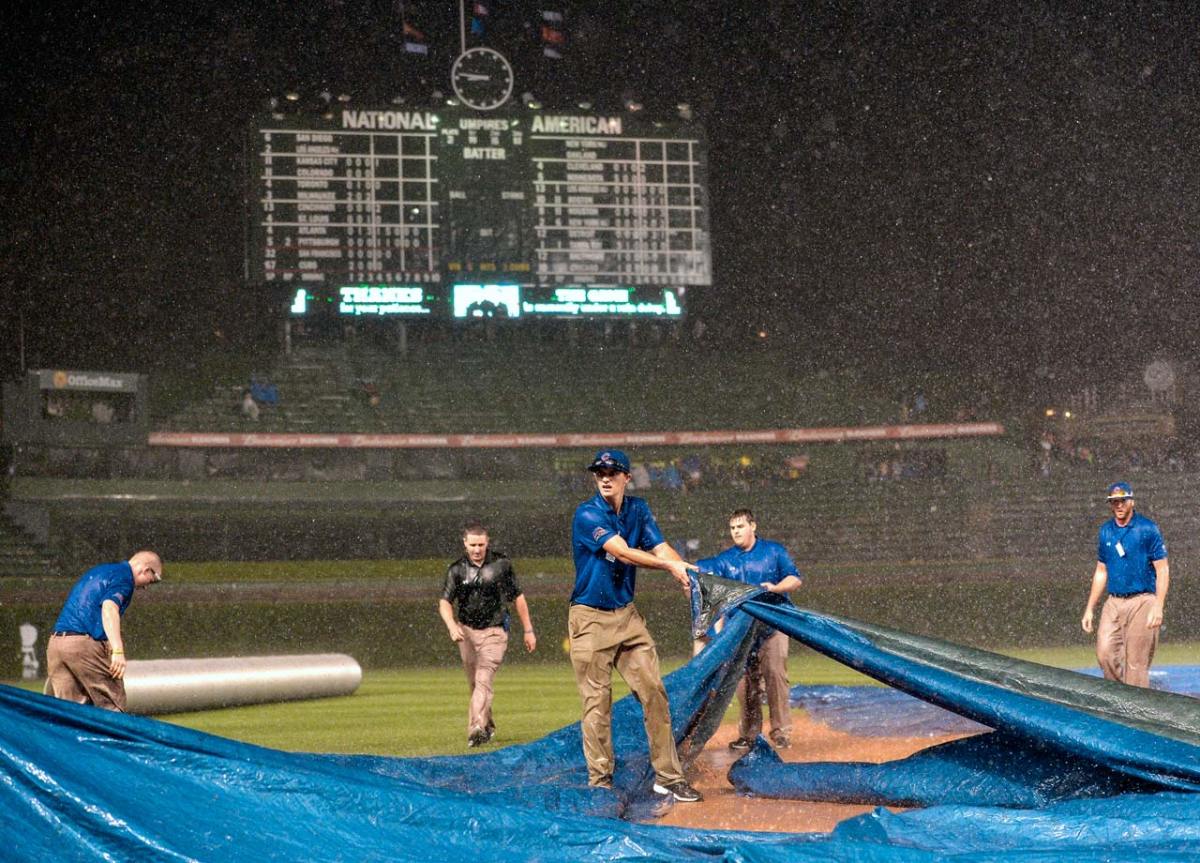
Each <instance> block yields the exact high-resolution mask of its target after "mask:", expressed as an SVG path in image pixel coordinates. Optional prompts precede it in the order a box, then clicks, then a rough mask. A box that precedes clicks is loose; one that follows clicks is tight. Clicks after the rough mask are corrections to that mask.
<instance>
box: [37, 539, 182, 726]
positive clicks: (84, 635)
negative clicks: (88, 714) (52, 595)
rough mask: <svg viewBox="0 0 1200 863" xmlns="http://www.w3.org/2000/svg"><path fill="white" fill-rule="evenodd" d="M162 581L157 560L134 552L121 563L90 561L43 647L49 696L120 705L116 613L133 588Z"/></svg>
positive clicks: (121, 659)
mask: <svg viewBox="0 0 1200 863" xmlns="http://www.w3.org/2000/svg"><path fill="white" fill-rule="evenodd" d="M157 581H162V560H161V559H160V558H159V556H158V555H157V554H155V553H154V552H152V551H139V552H138V553H137V554H135V555H134V556H133V557H131V558H129V560H128V561H126V562H124V563H104V564H101V565H99V566H93V567H92V568H91V569H89V570H88V571H87V572H85V573H84V574H83V575H82V576H80V578H79V581H77V582H75V586H74V587H73V588H71V593H70V595H68V596H67V601H66V603H65V604H64V605H63V608H62V612H61V613H60V614H59V615H58V621H57V622H56V623H55V624H54V634H53V635H51V636H50V645H49V647H48V648H47V649H46V671H47V677H48V678H49V679H48V680H47V688H48V691H49V693H50V694H51V695H53V696H55V697H56V698H61V699H63V700H65V701H74V702H76V703H78V704H94V705H96V706H97V707H104V708H106V709H108V710H117V711H121V712H124V710H125V641H124V640H123V639H122V637H121V615H123V614H124V613H125V609H127V608H129V603H130V602H131V601H133V591H134V590H135V589H138V588H146V587H149V586H150V585H151V584H154V583H155V582H157Z"/></svg>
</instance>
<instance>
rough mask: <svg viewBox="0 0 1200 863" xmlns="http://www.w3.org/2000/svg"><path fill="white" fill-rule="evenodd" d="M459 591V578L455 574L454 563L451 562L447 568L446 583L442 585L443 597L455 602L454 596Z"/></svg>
mask: <svg viewBox="0 0 1200 863" xmlns="http://www.w3.org/2000/svg"><path fill="white" fill-rule="evenodd" d="M457 593H458V579H457V578H456V577H455V574H454V565H453V564H451V565H450V566H449V567H447V569H446V583H445V584H443V585H442V599H444V600H446V601H447V602H454V597H455V595H456V594H457Z"/></svg>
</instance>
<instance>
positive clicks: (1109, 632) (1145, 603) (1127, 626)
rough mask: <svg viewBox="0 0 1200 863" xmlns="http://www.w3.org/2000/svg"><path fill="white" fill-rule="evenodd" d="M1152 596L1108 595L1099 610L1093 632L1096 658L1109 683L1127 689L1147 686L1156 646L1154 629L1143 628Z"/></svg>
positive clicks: (1150, 594)
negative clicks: (1094, 634)
mask: <svg viewBox="0 0 1200 863" xmlns="http://www.w3.org/2000/svg"><path fill="white" fill-rule="evenodd" d="M1154 599H1155V597H1154V594H1153V593H1138V594H1135V595H1134V596H1125V597H1121V596H1110V597H1109V598H1108V599H1106V600H1105V601H1104V607H1103V608H1101V609H1100V625H1099V626H1098V627H1097V629H1096V659H1098V660H1099V661H1100V669H1101V670H1102V671H1103V672H1104V676H1105V677H1107V678H1108V679H1109V680H1120V681H1121V682H1122V683H1128V684H1129V685H1131V686H1146V687H1148V686H1150V663H1151V661H1152V660H1153V659H1154V649H1155V648H1156V647H1157V646H1158V627H1154V628H1153V629H1150V628H1149V627H1147V626H1146V618H1147V617H1148V616H1149V614H1150V608H1151V607H1152V606H1153V605H1154Z"/></svg>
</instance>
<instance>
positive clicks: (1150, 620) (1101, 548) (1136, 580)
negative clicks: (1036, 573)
mask: <svg viewBox="0 0 1200 863" xmlns="http://www.w3.org/2000/svg"><path fill="white" fill-rule="evenodd" d="M1108 505H1109V506H1110V507H1111V508H1112V514H1113V517H1112V518H1111V519H1109V520H1108V521H1106V522H1105V523H1104V524H1102V525H1101V526H1100V536H1099V538H1098V540H1097V543H1096V546H1097V549H1096V556H1097V558H1098V559H1097V561H1096V571H1095V573H1094V574H1093V575H1092V589H1091V592H1090V593H1089V594H1088V601H1087V606H1086V607H1085V608H1084V610H1083V631H1084V632H1089V633H1090V632H1091V631H1092V623H1093V620H1094V618H1095V613H1096V603H1097V602H1099V601H1100V595H1101V594H1102V593H1104V591H1105V590H1107V591H1108V599H1106V600H1105V602H1104V607H1103V608H1102V609H1101V610H1100V625H1099V627H1097V629H1096V658H1097V659H1098V660H1099V661H1100V669H1101V670H1102V671H1103V672H1104V676H1105V677H1107V678H1108V679H1109V680H1120V681H1122V682H1123V683H1128V684H1131V685H1133V686H1147V687H1148V686H1149V685H1150V662H1151V661H1152V660H1153V659H1154V649H1155V647H1157V646H1158V633H1159V629H1160V628H1161V627H1162V621H1163V606H1164V604H1165V603H1166V601H1167V588H1168V587H1169V586H1170V583H1171V571H1170V566H1169V565H1168V564H1167V546H1166V544H1165V543H1164V542H1163V537H1162V533H1161V532H1160V531H1159V529H1158V525H1157V524H1155V523H1154V522H1153V521H1151V520H1150V519H1148V518H1146V517H1145V516H1144V515H1141V514H1140V513H1135V512H1134V511H1133V489H1132V488H1131V487H1130V486H1129V483H1127V482H1114V483H1113V484H1112V485H1110V486H1109V487H1108Z"/></svg>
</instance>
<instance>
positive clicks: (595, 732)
mask: <svg viewBox="0 0 1200 863" xmlns="http://www.w3.org/2000/svg"><path fill="white" fill-rule="evenodd" d="M567 632H568V634H569V636H570V641H571V665H572V666H573V667H574V669H575V684H576V686H578V687H579V698H580V701H581V702H582V703H583V723H582V725H583V757H584V759H586V761H587V767H588V784H589V785H611V784H612V777H613V769H614V767H615V759H614V757H613V746H612V671H613V667H614V666H615V667H616V669H617V671H618V672H620V674H621V677H622V678H624V680H625V682H626V683H627V684H629V688H630V689H631V690H633V694H634V695H635V696H636V697H637V700H638V702H639V703H640V704H641V705H642V715H643V720H644V722H645V726H646V737H647V739H648V740H649V742H650V763H651V764H652V765H653V766H654V774H655V777H656V778H657V780H658V782H659V783H661V784H663V785H670V784H672V783H675V782H678V781H680V780H681V779H683V767H682V766H681V765H680V763H679V755H678V753H677V752H676V751H675V737H674V735H673V734H672V733H671V711H670V706H669V705H668V702H667V690H666V688H665V687H664V686H663V682H662V675H661V674H660V672H659V669H658V652H657V651H656V650H655V648H654V639H653V638H651V637H650V632H649V630H647V629H646V621H645V620H643V619H642V616H641V614H639V613H638V610H637V608H635V607H634V605H633V604H632V603H630V604H629V605H627V606H625V607H624V608H619V609H617V610H616V611H604V610H602V609H598V608H591V607H589V606H586V605H572V606H571V610H570V612H569V614H568V616H567Z"/></svg>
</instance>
